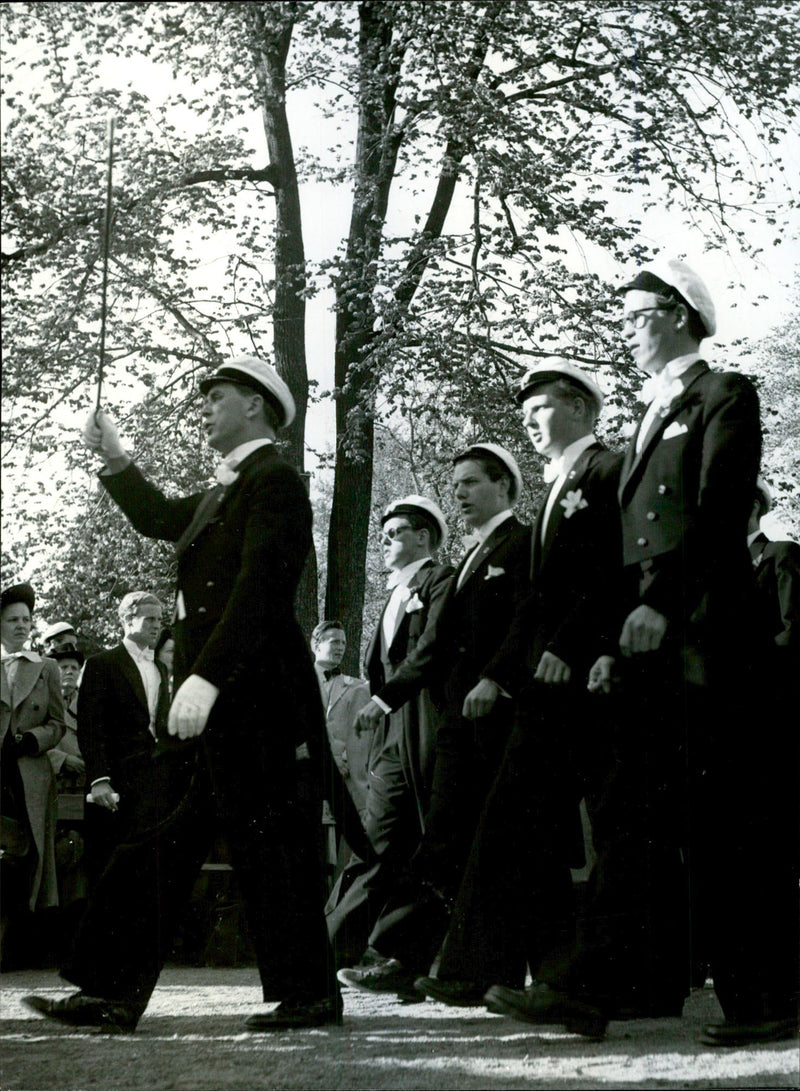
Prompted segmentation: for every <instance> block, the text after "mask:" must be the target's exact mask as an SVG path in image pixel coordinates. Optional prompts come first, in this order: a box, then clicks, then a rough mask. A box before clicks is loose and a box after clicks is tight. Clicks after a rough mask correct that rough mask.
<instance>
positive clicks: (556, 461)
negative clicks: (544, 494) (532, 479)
mask: <svg viewBox="0 0 800 1091" xmlns="http://www.w3.org/2000/svg"><path fill="white" fill-rule="evenodd" d="M563 469H564V467H563V464H562V462H561V459H560V458H553V459H551V460H550V461H549V462H547V463H545V467H544V469H543V470H542V477H543V478H544V480H545V483H546V484H548V485H549V484H550V482H551V481H555V480H556V478H557V477H561V474H562V471H563Z"/></svg>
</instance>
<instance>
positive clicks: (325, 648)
mask: <svg viewBox="0 0 800 1091" xmlns="http://www.w3.org/2000/svg"><path fill="white" fill-rule="evenodd" d="M311 650H312V651H313V653H314V668H315V670H316V672H317V681H318V682H319V691H320V695H321V697H322V707H323V709H324V710H325V723H326V724H327V727H328V741H329V742H330V745H331V753H332V754H333V760H334V761H335V762H336V765H337V767H338V769H339V772H340V773H341V774H342V776H343V777H344V781H345V784H346V785H347V790H348V791H349V793H350V795H351V797H352V800H353V803H354V804H355V807H356V810H357V811H358V813H359V815H360V816H361V818H362V819H363V818H364V816H365V814H366V809H367V780H368V776H369V757H370V752H371V749H372V736H373V732H372V731H370V730H366V731H364V730H362V729H361V728H360V727H359V724H358V714H359V712H360V711H361V709H362V708H363V707H364V705H365V704H366V703H367V701H368V700H369V686H368V685H367V683H366V682H365V681H363V679H361V678H353V677H352V676H351V675H349V674H342V671H341V668H340V663H341V662H342V659H343V658H344V653H345V651H346V650H347V637H346V635H345V631H344V628H343V627H342V623H341V622H340V621H321V622H320V623H319V625H317V626H316V628H315V629H314V632H313V633H312V634H311Z"/></svg>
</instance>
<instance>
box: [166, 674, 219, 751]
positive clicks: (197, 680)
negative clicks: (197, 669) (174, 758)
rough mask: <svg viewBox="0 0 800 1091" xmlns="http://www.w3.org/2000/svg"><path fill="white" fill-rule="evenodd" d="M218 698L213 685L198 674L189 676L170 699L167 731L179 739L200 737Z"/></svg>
mask: <svg viewBox="0 0 800 1091" xmlns="http://www.w3.org/2000/svg"><path fill="white" fill-rule="evenodd" d="M218 696H219V690H218V689H217V687H216V686H215V685H213V683H211V682H209V681H207V680H206V679H205V678H201V677H200V675H199V674H190V675H189V677H188V678H187V679H186V681H185V682H184V683H183V685H181V686H180V688H179V689H178V692H177V693H176V694H175V696H174V697H173V699H172V707H171V708H170V710H169V719H168V721H167V731H168V732H169V733H170V735H177V736H178V738H179V739H193V738H195V737H196V736H197V735H202V733H203V731H204V730H205V726H206V723H207V722H208V717H209V713H210V712H211V709H212V708H213V707H214V702H215V701H216V699H217V697H218Z"/></svg>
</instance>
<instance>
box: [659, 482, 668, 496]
mask: <svg viewBox="0 0 800 1091" xmlns="http://www.w3.org/2000/svg"><path fill="white" fill-rule="evenodd" d="M666 493H667V486H666V485H659V486H658V495H659V496H665V495H666Z"/></svg>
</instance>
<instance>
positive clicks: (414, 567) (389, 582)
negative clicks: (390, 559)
mask: <svg viewBox="0 0 800 1091" xmlns="http://www.w3.org/2000/svg"><path fill="white" fill-rule="evenodd" d="M430 559H431V558H430V556H428V557H420V559H419V560H418V561H412V562H411V564H407V565H406V566H405V567H404V568H398V569H397V570H395V571H393V572H390V573H389V575H388V576H387V578H386V589H387V591H393V590H394V589H395V587H407V586H408V584H409V583H410V582H411V577H412V576H415V575H416V574H417V572H419V570H420V568H422V566H423V565H426V564H427V563H428V561H429V560H430Z"/></svg>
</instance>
